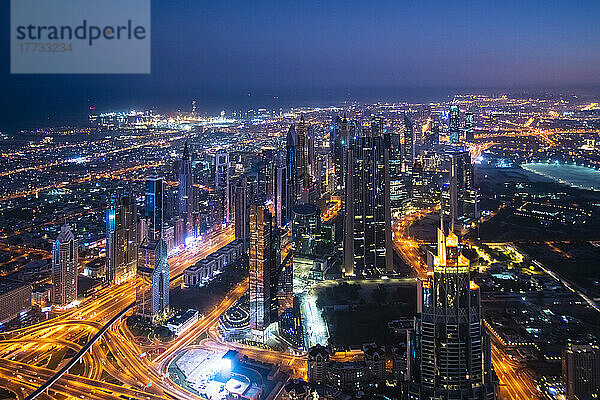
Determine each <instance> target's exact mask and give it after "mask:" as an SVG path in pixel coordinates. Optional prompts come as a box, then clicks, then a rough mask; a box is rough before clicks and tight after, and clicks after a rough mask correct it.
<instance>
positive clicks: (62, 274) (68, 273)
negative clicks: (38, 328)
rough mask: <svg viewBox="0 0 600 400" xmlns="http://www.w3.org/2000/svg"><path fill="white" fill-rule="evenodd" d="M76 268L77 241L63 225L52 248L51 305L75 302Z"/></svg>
mask: <svg viewBox="0 0 600 400" xmlns="http://www.w3.org/2000/svg"><path fill="white" fill-rule="evenodd" d="M78 266H79V258H78V252H77V239H75V235H73V232H71V229H70V228H69V225H67V224H65V225H63V226H62V227H61V228H60V233H59V234H58V237H57V238H56V241H54V245H53V246H52V303H54V304H61V305H62V304H69V303H70V302H72V301H74V300H77V268H78Z"/></svg>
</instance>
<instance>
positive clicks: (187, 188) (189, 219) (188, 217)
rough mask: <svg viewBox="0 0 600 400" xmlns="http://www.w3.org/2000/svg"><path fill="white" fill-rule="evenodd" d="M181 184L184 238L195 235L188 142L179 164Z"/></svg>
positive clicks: (181, 216)
mask: <svg viewBox="0 0 600 400" xmlns="http://www.w3.org/2000/svg"><path fill="white" fill-rule="evenodd" d="M178 175H179V186H178V191H177V197H178V199H177V200H178V203H179V204H178V208H179V218H181V220H182V221H183V228H184V229H183V238H184V240H185V239H186V238H188V237H191V236H193V231H194V222H193V215H194V186H193V185H194V178H193V175H192V161H191V160H190V151H189V148H188V143H187V142H185V144H184V147H183V156H182V157H181V162H180V164H179V174H178Z"/></svg>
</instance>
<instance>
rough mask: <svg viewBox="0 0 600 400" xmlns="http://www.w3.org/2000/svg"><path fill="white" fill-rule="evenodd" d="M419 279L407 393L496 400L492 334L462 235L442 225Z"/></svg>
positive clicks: (421, 396)
mask: <svg viewBox="0 0 600 400" xmlns="http://www.w3.org/2000/svg"><path fill="white" fill-rule="evenodd" d="M433 259H434V261H433V268H432V270H431V271H430V272H429V273H428V279H427V280H426V281H420V282H419V286H418V288H417V289H418V292H419V293H418V295H417V298H418V299H419V302H418V303H417V317H416V319H415V327H414V330H413V331H410V332H409V334H408V336H407V354H408V363H407V376H408V379H409V380H408V382H407V384H406V398H407V399H411V400H413V399H414V400H417V399H418V400H421V399H434V398H435V399H438V398H441V399H465V400H492V399H495V391H496V386H495V378H494V373H493V370H492V363H491V347H490V346H491V343H490V338H489V336H488V335H487V333H486V332H485V330H484V329H483V325H482V320H481V308H480V294H479V287H478V286H477V285H476V284H475V283H474V282H473V281H471V280H470V276H469V260H468V259H467V258H465V257H464V256H463V255H462V254H461V249H460V244H459V240H458V236H456V235H455V234H454V233H453V232H452V231H450V232H449V233H448V235H445V234H444V231H443V226H442V227H441V229H438V249H437V255H436V256H435V257H434V258H433Z"/></svg>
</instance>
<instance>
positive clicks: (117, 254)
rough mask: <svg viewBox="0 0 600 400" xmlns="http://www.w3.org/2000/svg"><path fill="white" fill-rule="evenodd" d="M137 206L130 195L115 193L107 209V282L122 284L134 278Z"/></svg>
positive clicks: (136, 245) (136, 243) (136, 244)
mask: <svg viewBox="0 0 600 400" xmlns="http://www.w3.org/2000/svg"><path fill="white" fill-rule="evenodd" d="M137 229H138V218H137V207H136V205H135V203H134V201H133V199H132V198H131V196H128V195H126V194H125V195H123V194H121V193H115V194H113V195H112V196H111V198H110V200H109V204H108V210H106V274H105V275H106V280H107V281H108V282H111V283H117V284H118V283H121V282H124V281H126V280H129V279H130V278H132V277H134V276H135V271H136V265H137V255H138V254H137V250H138V249H137V247H138V243H139V242H138V232H137Z"/></svg>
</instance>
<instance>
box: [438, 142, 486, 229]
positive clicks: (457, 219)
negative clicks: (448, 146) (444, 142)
mask: <svg viewBox="0 0 600 400" xmlns="http://www.w3.org/2000/svg"><path fill="white" fill-rule="evenodd" d="M474 175H475V173H474V167H473V163H472V162H471V153H470V152H469V151H466V150H465V151H459V152H456V153H453V154H451V155H450V184H449V186H448V189H447V192H446V193H445V194H444V195H445V198H446V199H447V200H445V202H446V203H447V204H445V205H444V211H445V212H446V213H447V214H448V215H449V216H450V228H451V229H454V224H457V223H458V224H462V225H468V224H470V223H471V222H473V221H474V220H476V219H477V218H479V194H478V191H477V189H476V188H475V176H474Z"/></svg>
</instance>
